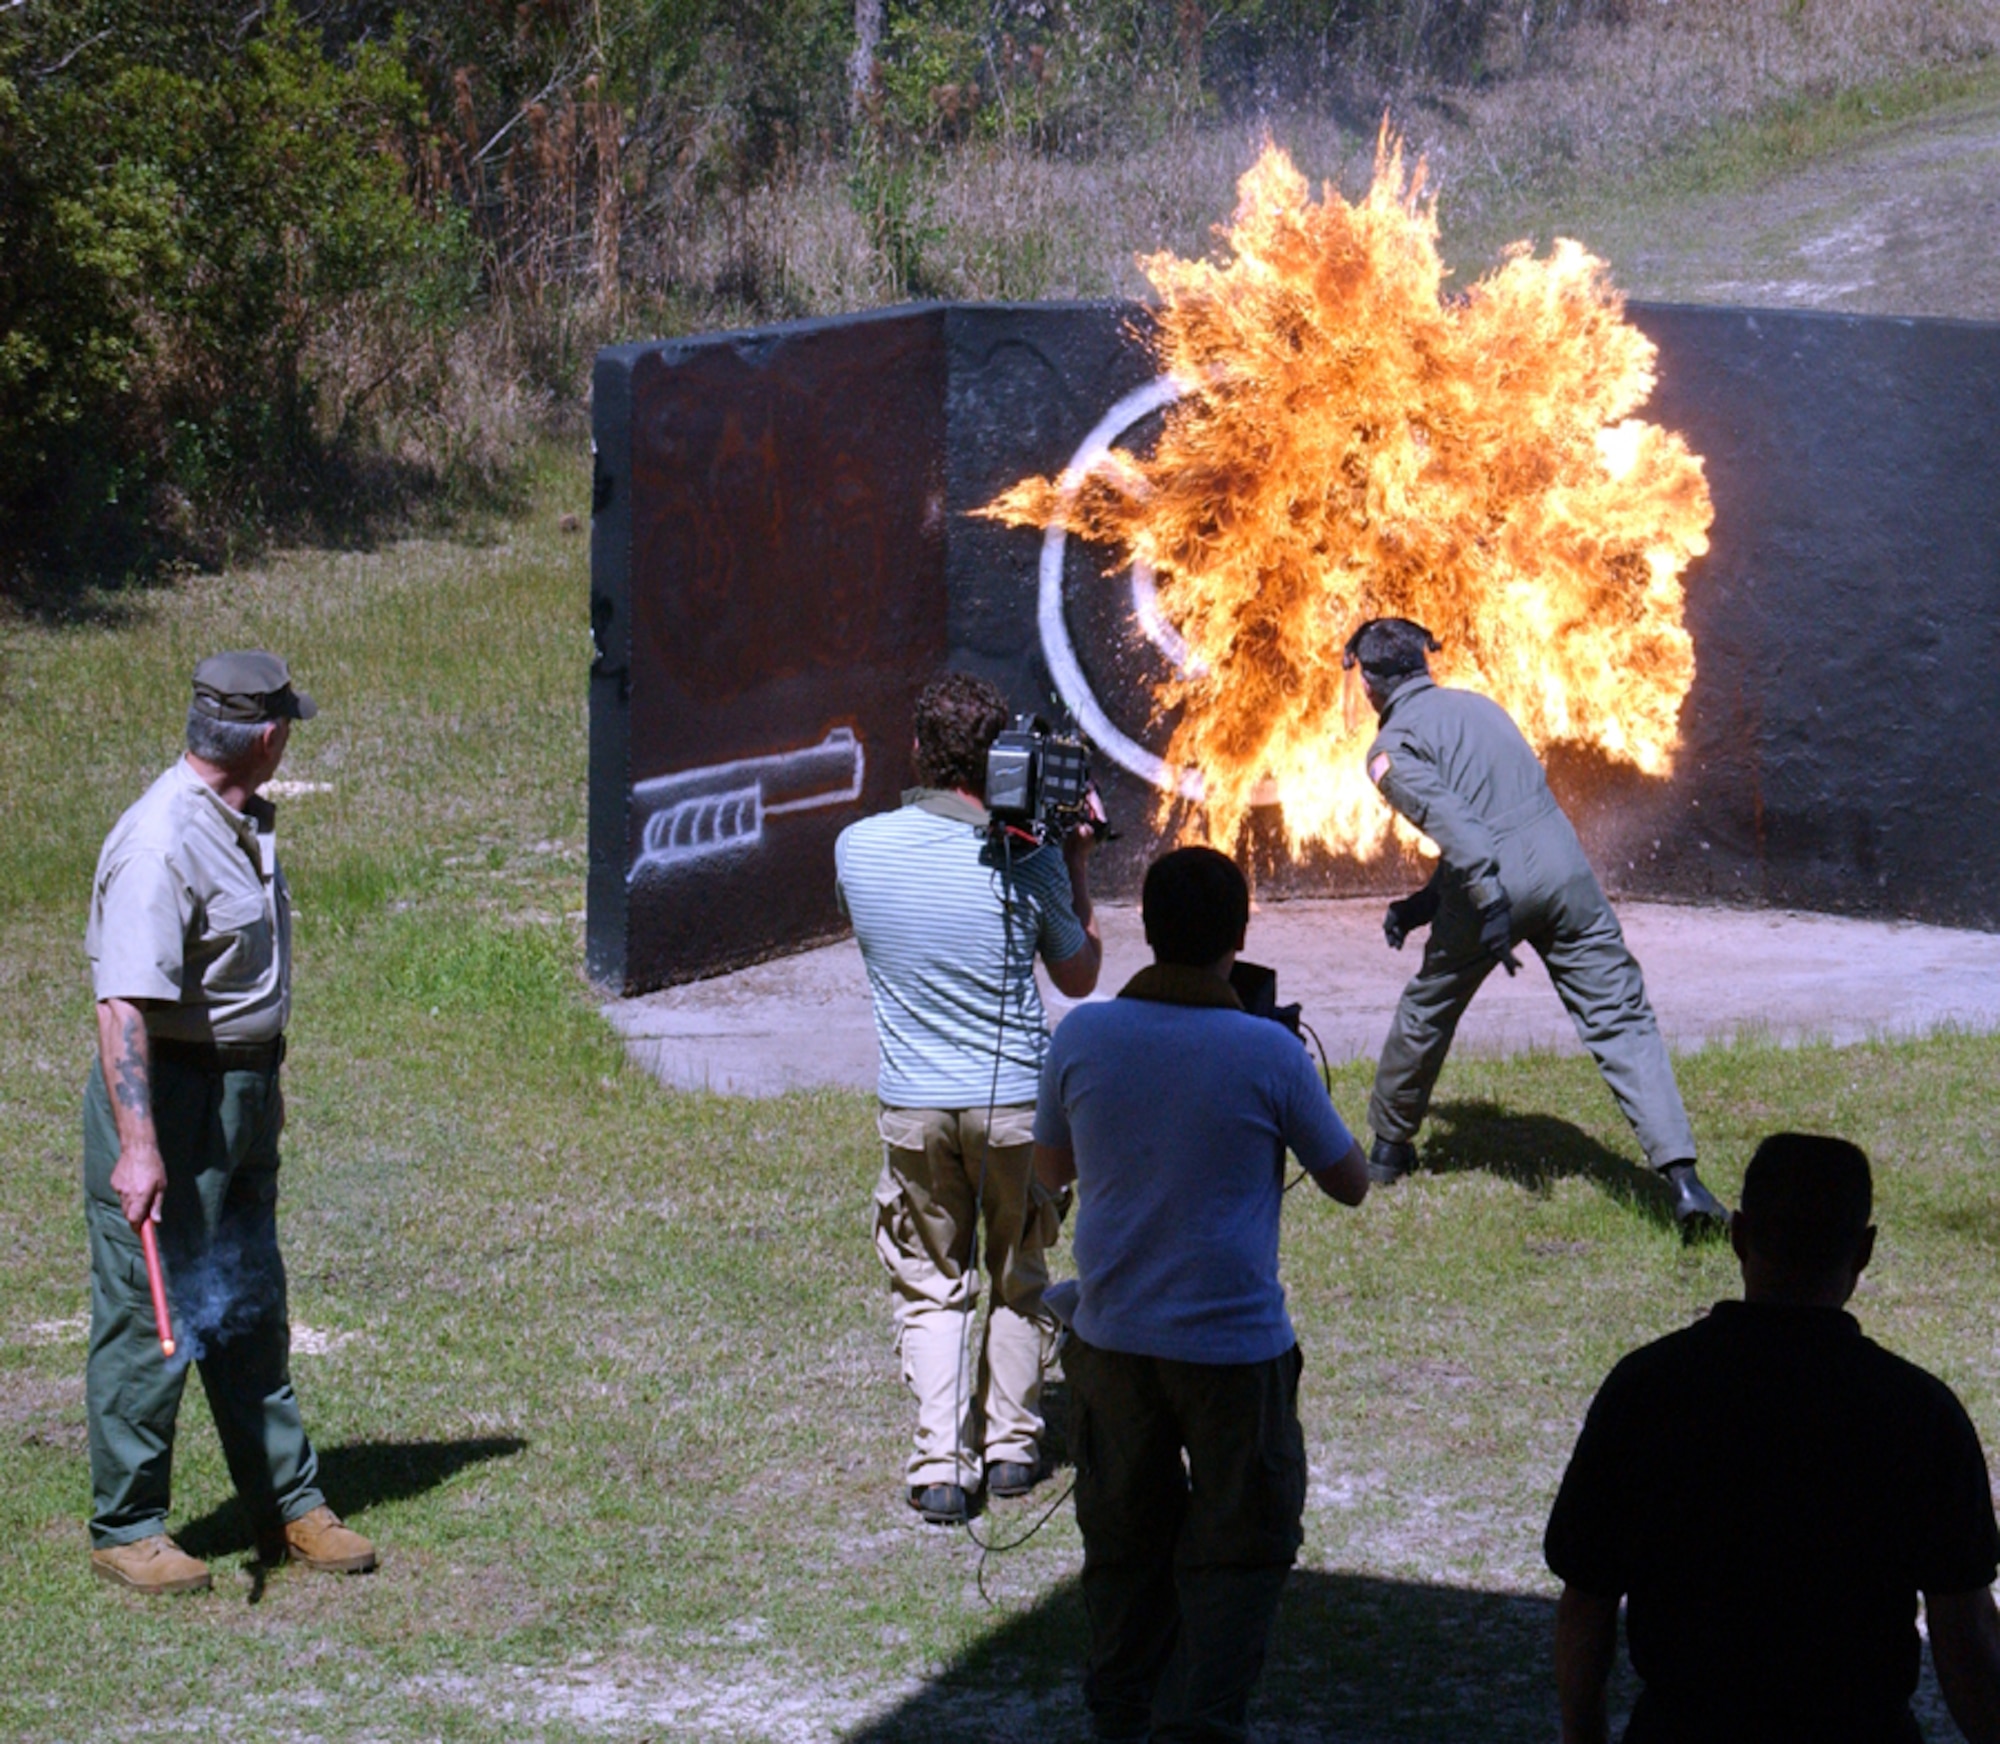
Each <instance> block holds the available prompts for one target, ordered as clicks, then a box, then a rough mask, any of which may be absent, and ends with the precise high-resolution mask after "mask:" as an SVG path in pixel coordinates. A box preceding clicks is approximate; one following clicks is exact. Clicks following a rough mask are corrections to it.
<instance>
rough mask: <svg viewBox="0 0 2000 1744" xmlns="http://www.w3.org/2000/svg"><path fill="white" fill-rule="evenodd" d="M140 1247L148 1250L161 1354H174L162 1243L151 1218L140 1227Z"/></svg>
mask: <svg viewBox="0 0 2000 1744" xmlns="http://www.w3.org/2000/svg"><path fill="white" fill-rule="evenodd" d="M139 1245H140V1246H141V1247H142V1248H144V1249H145V1250H146V1282H147V1283H149V1284H151V1285H152V1286H153V1319H154V1322H155V1323H156V1324H157V1325H158V1326H159V1329H160V1354H161V1355H162V1356H172V1355H173V1354H174V1320H173V1316H172V1315H171V1314H169V1313H168V1312H167V1278H166V1274H165V1273H164V1272H162V1271H161V1270H160V1243H159V1238H158V1237H157V1236H155V1235H154V1234H153V1220H152V1219H151V1218H150V1217H149V1218H147V1219H146V1221H145V1222H144V1223H142V1224H140V1225H139Z"/></svg>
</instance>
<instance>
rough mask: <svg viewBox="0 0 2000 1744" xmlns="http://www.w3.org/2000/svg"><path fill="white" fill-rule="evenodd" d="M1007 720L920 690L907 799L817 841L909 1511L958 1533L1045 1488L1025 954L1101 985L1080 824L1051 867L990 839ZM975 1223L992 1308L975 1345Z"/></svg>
mask: <svg viewBox="0 0 2000 1744" xmlns="http://www.w3.org/2000/svg"><path fill="white" fill-rule="evenodd" d="M1008 719H1009V716H1008V713H1007V700H1006V698H1005V697H1003V696H1002V695H1001V694H1000V692H999V691H998V690H997V689H996V688H995V687H994V686H993V685H991V684H989V683H988V682H987V681H986V680H985V679H983V678H978V677H975V676H973V675H972V674H971V673H966V672H947V673H945V674H943V675H942V676H941V677H939V678H937V679H936V680H934V681H933V682H932V683H930V684H929V685H927V686H926V687H925V688H924V690H923V692H922V694H921V695H919V696H918V698H917V706H916V744H915V747H914V752H913V756H914V761H915V764H916V775H917V780H918V781H919V783H921V785H920V786H918V787H915V788H913V789H911V790H910V791H909V792H907V793H905V794H904V795H903V804H902V806H901V808H900V809H899V810H896V811H891V812H882V813H879V814H878V815H876V816H874V817H870V818H863V819H862V820H861V821H860V822H859V823H856V824H850V825H849V826H848V827H847V828H846V829H844V830H843V831H841V833H840V839H839V840H838V841H837V842H836V843H835V844H834V864H835V867H836V870H837V875H838V885H837V888H838V890H839V895H840V901H841V904H842V906H843V907H844V908H845V909H846V910H847V913H848V916H849V917H850V918H851V919H852V920H853V922H854V936H855V938H856V940H857V941H858V942H859V943H860V946H861V958H862V962H863V963H864V964H865V965H866V967H867V970H868V986H869V991H870V993H871V994H872V995H873V998H874V1003H875V1035H876V1039H877V1041H878V1042H879V1043H880V1046H881V1053H882V1065H881V1073H880V1077H879V1079H878V1094H879V1095H880V1097H881V1104H882V1106H881V1110H880V1113H879V1115H878V1117H877V1125H878V1129H879V1131H880V1133H881V1138H882V1155H883V1162H882V1173H881V1177H880V1179H879V1180H878V1182H877V1184H876V1188H875V1248H876V1251H877V1253H879V1254H880V1255H881V1258H882V1263H883V1265H884V1266H885V1267H886V1268H887V1270H888V1273H889V1279H890V1287H891V1288H892V1290H893V1291H894V1293H895V1302H896V1348H897V1351H898V1353H899V1354H900V1355H901V1357H902V1363H903V1378H904V1380H905V1381H906V1382H907V1383H908V1385H909V1387H910V1390H911V1391H912V1392H913V1393H914V1394H915V1395H916V1400H917V1431H916V1445H915V1447H914V1449H913V1450H912V1452H911V1454H910V1459H909V1464H908V1467H907V1471H906V1483H907V1488H906V1491H905V1494H906V1495H907V1497H908V1499H909V1503H910V1506H911V1507H913V1508H915V1509H916V1510H917V1512H918V1513H919V1514H921V1515H922V1516H923V1518H924V1519H926V1520H928V1521H930V1522H932V1523H933V1524H936V1525H949V1524H952V1523H955V1522H959V1521H963V1520H964V1519H965V1518H966V1517H967V1515H968V1513H969V1511H970V1507H971V1497H972V1496H973V1495H974V1494H975V1493H976V1492H977V1491H978V1490H979V1489H980V1488H981V1486H982V1485H983V1486H984V1487H985V1489H986V1490H987V1492H988V1493H989V1494H991V1495H996V1496H1020V1495H1025V1494H1026V1493H1027V1492H1028V1491H1029V1490H1030V1489H1031V1488H1032V1487H1033V1486H1034V1484H1035V1483H1036V1481H1037V1480H1038V1479H1039V1477H1040V1476H1041V1435H1042V1417H1041V1390H1042V1366H1043V1358H1044V1348H1043V1347H1044V1342H1045V1333H1046V1331H1047V1322H1046V1319H1045V1317H1044V1315H1043V1314H1042V1308H1041V1294H1042V1286H1043V1285H1044V1284H1045V1283H1047V1282H1048V1269H1047V1265H1046V1263H1045V1261H1044V1259H1043V1257H1042V1254H1043V1249H1044V1248H1045V1247H1046V1246H1047V1245H1048V1244H1049V1243H1050V1242H1051V1241H1053V1240H1054V1239H1055V1236H1056V1231H1057V1212H1056V1207H1055V1205H1054V1203H1053V1202H1052V1201H1050V1200H1049V1198H1048V1196H1047V1195H1046V1194H1043V1195H1040V1196H1039V1197H1037V1196H1036V1194H1035V1193H1034V1192H1033V1190H1032V1188H1031V1184H1030V1183H1031V1181H1032V1169H1031V1166H1030V1164H1031V1152H1030V1139H1031V1133H1032V1128H1033V1122H1034V1107H1033V1104H1034V1098H1035V1083H1036V1078H1037V1074H1038V1073H1039V1072H1040V1069H1041V1064H1042V1054H1043V1051H1044V1050H1045V1049H1046V1048H1047V1046H1048V1040H1049V1035H1048V1020H1047V1019H1046V1018H1045V1017H1044V1015H1043V1013H1042V1002H1041V996H1040V995H1039V994H1038V993H1037V991H1036V989H1035V973H1034V971H1035V958H1036V957H1037V956H1038V955H1039V956H1040V957H1041V959H1042V961H1043V962H1044V963H1045V964H1046V965H1047V966H1048V971H1049V979H1050V980H1051V981H1052V982H1054V983H1055V985H1056V988H1057V990H1058V991H1059V992H1061V993H1064V994H1067V995H1068V996H1069V997H1070V998H1072V999H1081V998H1082V997H1083V996H1084V995H1085V994H1086V993H1088V992H1090V990H1091V989H1092V988H1094V987H1095V986H1096V985H1097V971H1098V965H1099V963H1100V961H1101V960H1102V947H1101V945H1100V943H1099V940H1098V933H1097V922H1096V919H1095V917H1094V915H1093V913H1092V910H1091V903H1090V882H1089V877H1088V865H1089V858H1090V854H1091V851H1092V849H1093V848H1094V847H1095V845H1096V840H1095V832H1094V831H1093V830H1091V829H1090V828H1089V826H1087V825H1085V826H1080V827H1079V828H1077V829H1075V830H1073V831H1072V832H1071V833H1070V834H1069V835H1068V836H1067V837H1066V838H1065V839H1064V841H1063V844H1062V847H1061V849H1060V851H1059V850H1057V849H1056V848H1054V847H1043V846H1037V845H1036V844H1035V843H1034V842H1033V841H1032V840H1030V841H1026V842H1022V841H1017V840H1015V839H1014V838H1013V837H1012V836H1011V835H1003V836H995V835H994V834H993V832H992V831H991V830H990V828H989V826H988V820H987V816H986V807H985V804H984V802H983V799H982V796H983V794H984V793H985V790H986V753H987V750H988V748H989V747H990V746H991V745H992V743H993V740H994V738H995V737H996V736H997V735H998V734H999V733H1000V731H1001V729H1002V728H1004V727H1005V726H1006V725H1007V722H1008ZM982 1218H983V1219H984V1221H985V1225H986V1244H985V1262H986V1272H987V1275H988V1276H989V1277H990V1278H991V1279H992V1280H993V1299H992V1304H991V1307H990V1309H989V1312H988V1314H987V1319H986V1334H985V1338H984V1341H983V1343H980V1344H976V1343H975V1342H974V1341H973V1339H972V1338H971V1336H970V1334H971V1331H972V1318H973V1314H974V1311H975V1310H976V1309H977V1307H978V1305H979V1267H978V1265H977V1264H976V1263H975V1257H976V1256H975V1251H974V1250H975V1242H976V1238H977V1236H978V1233H979V1224H980V1222H981V1219H982Z"/></svg>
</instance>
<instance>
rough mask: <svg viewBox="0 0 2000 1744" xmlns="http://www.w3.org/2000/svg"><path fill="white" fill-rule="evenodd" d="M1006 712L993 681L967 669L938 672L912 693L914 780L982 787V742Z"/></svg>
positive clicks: (998, 726) (988, 741) (977, 789)
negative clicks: (914, 706)
mask: <svg viewBox="0 0 2000 1744" xmlns="http://www.w3.org/2000/svg"><path fill="white" fill-rule="evenodd" d="M1012 718H1013V717H1012V715H1010V714H1009V713H1008V710H1007V699H1006V698H1005V697H1004V696H1002V695H1001V694H1000V689H999V686H997V685H995V684H993V683H991V682H989V681H988V680H986V679H984V678H979V677H976V676H975V675H974V674H972V673H970V672H941V673H939V674H938V676H937V677H935V678H933V679H932V680H931V681H930V683H929V684H927V685H925V686H924V688H923V690H922V691H921V692H919V694H918V696H917V715H916V730H917V755H916V767H917V780H918V781H919V782H920V783H922V785H924V786H925V787H962V788H964V789H966V790H967V791H968V792H970V793H984V792H985V791H986V751H987V747H988V746H990V745H991V744H992V743H993V741H994V740H995V739H996V738H997V737H998V736H999V735H1000V732H1001V731H1002V729H1003V728H1005V726H1006V725H1007V723H1008V721H1010V720H1011V719H1012Z"/></svg>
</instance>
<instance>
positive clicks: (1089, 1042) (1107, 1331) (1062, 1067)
mask: <svg viewBox="0 0 2000 1744" xmlns="http://www.w3.org/2000/svg"><path fill="white" fill-rule="evenodd" d="M1035 1138H1036V1140H1037V1141H1038V1142H1039V1143H1042V1144H1046V1145H1056V1146H1060V1147H1063V1148H1066V1149H1069V1150H1073V1151H1074V1152H1075V1153H1076V1174H1077V1189H1078V1207H1077V1219H1076V1235H1075V1238H1074V1243H1073V1245H1074V1248H1075V1252H1076V1270H1077V1281H1078V1284H1079V1286H1080V1298H1079V1302H1078V1306H1077V1314H1076V1329H1077V1331H1078V1333H1080V1334H1081V1335H1082V1337H1083V1338H1084V1339H1085V1340H1086V1341H1087V1342H1088V1343H1091V1344H1094V1345H1097V1346H1098V1347H1099V1348H1100V1349H1103V1350H1118V1351H1127V1352H1130V1353H1132V1354H1134V1355H1137V1356H1159V1357H1170V1358H1173V1359H1175V1360H1176V1361H1180V1362H1200V1363H1253V1362H1266V1361H1268V1360H1270V1358H1272V1357H1274V1356H1280V1355H1282V1354H1283V1353H1284V1352H1285V1351H1287V1350H1289V1349H1290V1348H1291V1347H1292V1345H1293V1344H1294V1343H1295V1342H1296V1339H1295V1336H1294V1334H1293V1332H1292V1323H1291V1320H1290V1318H1289V1317H1288V1316H1287V1315H1286V1313H1285V1292H1284V1287H1283V1286H1282V1285H1281V1284H1280V1283H1279V1282H1278V1213H1279V1209H1280V1206H1281V1205H1282V1203H1283V1197H1282V1196H1283V1191H1284V1168H1285V1152H1286V1151H1287V1150H1288V1149H1289V1150H1291V1151H1292V1152H1293V1153H1295V1154H1296V1155H1297V1157H1298V1159H1299V1161H1300V1162H1301V1163H1303V1164H1304V1165H1305V1166H1306V1168H1307V1169H1309V1170H1311V1171H1312V1172H1313V1173H1315V1174H1319V1173H1323V1172H1324V1171H1325V1170H1327V1169H1330V1168H1332V1167H1333V1166H1334V1165H1335V1164H1336V1163H1338V1162H1339V1161H1340V1159H1341V1158H1342V1157H1344V1156H1345V1155H1346V1154H1347V1152H1348V1151H1349V1149H1350V1148H1352V1146H1353V1143H1354V1140H1353V1138H1352V1136H1351V1135H1350V1134H1349V1133H1348V1130H1347V1128H1346V1126H1345V1125H1344V1124H1342V1122H1341V1118H1340V1116H1339V1114H1337V1113H1336V1112H1335V1111H1334V1107H1333V1103H1332V1102H1331V1100H1330V1099H1329V1098H1328V1096H1327V1093H1326V1086H1325V1085H1324V1084H1322V1083H1321V1082H1320V1077H1319V1073H1318V1072H1317V1071H1315V1070H1314V1069H1313V1066H1312V1062H1311V1061H1310V1060H1309V1059H1308V1057H1307V1055H1306V1050H1305V1049H1304V1047H1302V1046H1301V1045H1300V1043H1299V1041H1298V1038H1297V1037H1296V1036H1294V1035H1292V1034H1291V1033H1290V1032H1289V1031H1287V1030H1286V1029H1284V1028H1283V1027H1282V1026H1281V1025H1279V1024H1275V1023H1273V1022H1272V1021H1271V1020H1270V1019H1269V1018H1263V1017H1251V1016H1249V1015H1248V1014H1246V1013H1244V1012H1241V1011H1231V1010H1228V1009H1224V1008H1217V1007H1203V1006H1187V1005H1167V1004H1161V1003H1157V1002H1155V1001H1151V1000H1142V999H1133V998H1120V999H1113V1000H1109V1001H1107V1002H1105V1003H1103V1004H1100V1005H1085V1006H1080V1007H1078V1009H1076V1010H1075V1011H1072V1012H1071V1013H1070V1014H1069V1016H1068V1017H1066V1018H1065V1019H1064V1020H1063V1022H1062V1024H1061V1026H1060V1027H1059V1028H1058V1029H1057V1030H1056V1033H1055V1037H1054V1040H1053V1041H1052V1042H1051V1043H1050V1045H1049V1057H1048V1059H1047V1060H1046V1061H1045V1062H1044V1063H1043V1066H1042V1085H1041V1096H1040V1100H1039V1102H1038V1104H1037V1106H1036V1110H1035Z"/></svg>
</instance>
